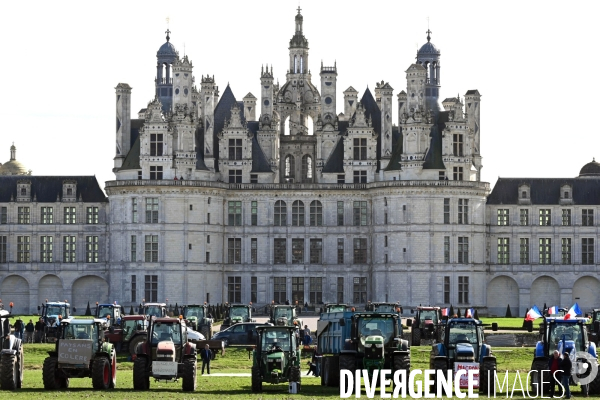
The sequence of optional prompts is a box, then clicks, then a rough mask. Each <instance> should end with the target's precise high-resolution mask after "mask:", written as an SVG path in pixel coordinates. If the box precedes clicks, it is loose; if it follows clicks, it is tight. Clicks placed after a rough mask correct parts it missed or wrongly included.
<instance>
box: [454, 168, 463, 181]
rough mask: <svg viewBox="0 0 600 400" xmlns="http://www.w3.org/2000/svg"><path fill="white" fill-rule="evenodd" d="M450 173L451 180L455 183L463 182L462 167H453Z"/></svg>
mask: <svg viewBox="0 0 600 400" xmlns="http://www.w3.org/2000/svg"><path fill="white" fill-rule="evenodd" d="M452 172H453V174H452V178H453V179H454V180H455V181H462V180H463V167H454V168H453V171H452Z"/></svg>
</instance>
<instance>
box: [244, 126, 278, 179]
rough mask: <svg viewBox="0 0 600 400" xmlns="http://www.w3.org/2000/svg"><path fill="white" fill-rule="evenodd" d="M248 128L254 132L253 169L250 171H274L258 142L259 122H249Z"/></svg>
mask: <svg viewBox="0 0 600 400" xmlns="http://www.w3.org/2000/svg"><path fill="white" fill-rule="evenodd" d="M247 126H248V129H249V130H250V132H252V170H251V171H250V172H273V170H272V169H271V166H270V165H269V162H268V161H267V157H266V156H265V153H264V152H263V149H262V148H261V147H260V145H259V144H258V138H257V137H256V135H257V133H258V122H257V121H251V122H248V125H247Z"/></svg>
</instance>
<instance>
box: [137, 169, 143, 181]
mask: <svg viewBox="0 0 600 400" xmlns="http://www.w3.org/2000/svg"><path fill="white" fill-rule="evenodd" d="M141 180H142V171H138V181H141Z"/></svg>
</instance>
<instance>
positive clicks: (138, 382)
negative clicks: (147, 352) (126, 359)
mask: <svg viewBox="0 0 600 400" xmlns="http://www.w3.org/2000/svg"><path fill="white" fill-rule="evenodd" d="M133 389H134V390H148V389H150V376H149V374H148V371H147V370H146V359H145V358H143V357H138V358H136V359H135V361H134V362H133Z"/></svg>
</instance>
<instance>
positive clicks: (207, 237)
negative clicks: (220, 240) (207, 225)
mask: <svg viewBox="0 0 600 400" xmlns="http://www.w3.org/2000/svg"><path fill="white" fill-rule="evenodd" d="M206 243H210V235H206Z"/></svg>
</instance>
